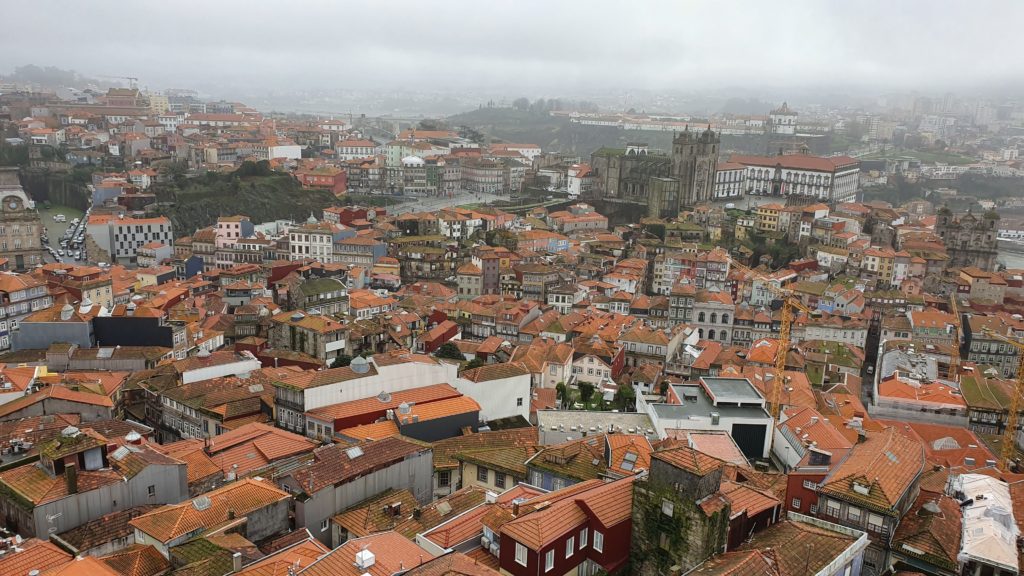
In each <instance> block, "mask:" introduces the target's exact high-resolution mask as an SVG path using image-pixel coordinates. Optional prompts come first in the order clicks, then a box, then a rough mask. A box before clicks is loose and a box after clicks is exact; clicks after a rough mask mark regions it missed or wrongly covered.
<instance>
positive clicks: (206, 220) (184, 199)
mask: <svg viewBox="0 0 1024 576" xmlns="http://www.w3.org/2000/svg"><path fill="white" fill-rule="evenodd" d="M240 173H243V174H244V173H245V172H244V171H243V170H242V169H240V170H239V171H238V172H235V173H233V174H213V173H210V174H207V175H206V176H203V177H199V178H194V179H189V180H182V179H179V180H178V181H177V182H175V183H167V184H157V185H154V187H153V190H154V191H155V193H156V195H157V202H158V205H157V207H156V208H155V210H154V212H155V213H156V214H159V215H163V216H167V217H168V218H170V219H171V223H172V224H173V225H174V229H175V230H177V231H179V232H178V233H179V234H180V235H185V234H191V233H192V232H194V231H195V230H196V229H197V228H204V227H206V226H210V225H212V224H214V223H215V222H216V221H217V217H218V216H231V215H235V214H241V215H244V216H248V217H249V218H250V219H252V221H253V222H256V223H260V222H267V221H270V220H278V219H283V218H290V219H293V220H298V221H302V220H305V219H306V218H308V217H309V215H310V214H313V216H315V217H317V218H320V217H321V215H322V214H321V212H322V210H323V209H324V208H326V207H328V206H331V205H333V204H337V201H336V199H335V197H334V195H333V194H331V193H330V192H325V191H321V190H303V189H302V188H301V187H300V186H299V183H298V181H296V180H295V179H294V178H292V177H291V176H289V175H286V174H276V173H270V174H259V175H246V176H242V175H240Z"/></svg>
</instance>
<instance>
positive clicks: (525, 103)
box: [512, 97, 530, 111]
mask: <svg viewBox="0 0 1024 576" xmlns="http://www.w3.org/2000/svg"><path fill="white" fill-rule="evenodd" d="M512 107H513V108H515V109H516V110H519V111H526V110H529V109H530V100H529V99H527V98H522V97H520V98H516V99H515V100H513V101H512Z"/></svg>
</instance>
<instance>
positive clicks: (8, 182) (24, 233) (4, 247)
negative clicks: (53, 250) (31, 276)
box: [0, 167, 56, 271]
mask: <svg viewBox="0 0 1024 576" xmlns="http://www.w3.org/2000/svg"><path fill="white" fill-rule="evenodd" d="M0 201H2V202H3V204H2V205H0V254H2V255H3V256H2V257H3V258H6V259H8V261H9V266H10V268H11V269H13V270H15V271H24V270H28V269H30V268H35V267H36V266H37V265H39V264H43V244H42V241H41V240H40V237H39V236H40V233H41V232H42V231H43V227H42V223H41V222H40V220H39V212H37V211H36V205H35V202H33V201H32V200H31V199H29V197H28V194H26V193H25V191H24V190H23V189H22V188H21V184H20V182H19V180H18V169H17V168H6V167H5V168H0ZM54 241H56V239H54Z"/></svg>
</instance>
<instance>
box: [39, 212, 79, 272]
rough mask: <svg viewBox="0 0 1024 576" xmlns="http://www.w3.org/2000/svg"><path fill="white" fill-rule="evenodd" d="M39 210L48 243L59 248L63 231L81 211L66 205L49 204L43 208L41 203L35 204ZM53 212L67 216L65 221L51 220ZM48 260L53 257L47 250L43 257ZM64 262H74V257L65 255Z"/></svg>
mask: <svg viewBox="0 0 1024 576" xmlns="http://www.w3.org/2000/svg"><path fill="white" fill-rule="evenodd" d="M37 208H38V210H39V219H40V221H41V222H42V224H43V228H46V234H47V236H48V237H49V238H50V245H51V246H53V247H54V249H57V250H60V238H61V236H63V235H64V231H65V230H67V229H68V226H71V221H72V220H74V219H75V218H81V217H82V216H83V213H82V211H81V210H79V209H77V208H71V207H68V206H50V207H49V208H43V207H42V205H41V204H40V205H37ZM54 214H63V215H64V216H66V217H67V222H55V221H54V220H53V215H54ZM43 259H44V260H45V261H47V262H49V261H51V260H52V259H53V257H52V256H50V253H49V252H46V253H45V255H44V258H43ZM62 260H63V261H64V262H74V258H69V257H67V256H65V257H64V258H62Z"/></svg>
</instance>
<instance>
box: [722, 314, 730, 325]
mask: <svg viewBox="0 0 1024 576" xmlns="http://www.w3.org/2000/svg"><path fill="white" fill-rule="evenodd" d="M728 323H729V315H728V314H722V324H728Z"/></svg>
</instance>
